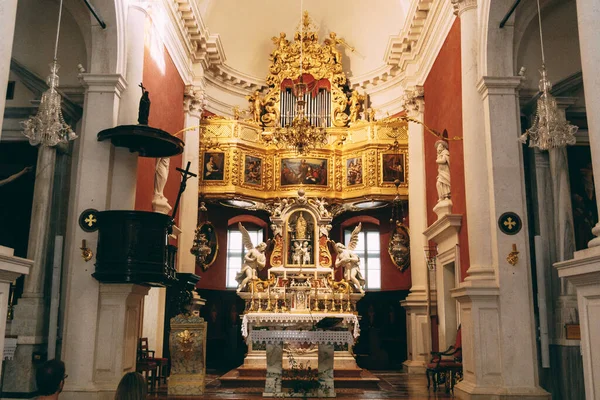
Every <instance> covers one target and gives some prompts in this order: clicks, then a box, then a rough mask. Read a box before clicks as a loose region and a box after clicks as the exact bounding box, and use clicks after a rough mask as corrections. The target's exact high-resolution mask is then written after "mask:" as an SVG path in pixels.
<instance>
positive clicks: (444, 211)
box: [433, 199, 452, 220]
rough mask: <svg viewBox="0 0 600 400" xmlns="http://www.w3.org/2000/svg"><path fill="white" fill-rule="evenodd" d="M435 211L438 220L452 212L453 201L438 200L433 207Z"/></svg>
mask: <svg viewBox="0 0 600 400" xmlns="http://www.w3.org/2000/svg"><path fill="white" fill-rule="evenodd" d="M433 212H434V213H435V214H436V215H437V217H438V220H440V219H442V218H443V217H444V216H446V215H450V214H452V201H451V200H450V199H444V200H441V201H438V202H437V204H436V205H435V206H434V207H433Z"/></svg>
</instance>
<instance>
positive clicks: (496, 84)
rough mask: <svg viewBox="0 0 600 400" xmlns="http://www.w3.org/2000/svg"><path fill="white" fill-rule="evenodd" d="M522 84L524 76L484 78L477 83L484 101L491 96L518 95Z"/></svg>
mask: <svg viewBox="0 0 600 400" xmlns="http://www.w3.org/2000/svg"><path fill="white" fill-rule="evenodd" d="M522 82H523V77H522V76H484V77H482V78H481V80H480V81H479V83H477V91H478V92H479V93H480V94H481V97H482V98H484V99H485V98H486V97H487V96H489V95H516V93H517V89H518V88H519V86H520V85H521V83H522Z"/></svg>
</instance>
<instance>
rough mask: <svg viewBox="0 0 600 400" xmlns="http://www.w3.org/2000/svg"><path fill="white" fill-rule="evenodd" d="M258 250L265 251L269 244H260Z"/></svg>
mask: <svg viewBox="0 0 600 400" xmlns="http://www.w3.org/2000/svg"><path fill="white" fill-rule="evenodd" d="M256 248H257V249H258V251H265V249H266V248H267V244H266V243H265V242H260V243H259V244H258V246H256Z"/></svg>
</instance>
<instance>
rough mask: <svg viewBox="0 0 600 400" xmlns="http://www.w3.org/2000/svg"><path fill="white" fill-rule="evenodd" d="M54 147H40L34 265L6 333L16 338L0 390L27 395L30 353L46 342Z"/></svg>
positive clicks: (31, 235)
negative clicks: (16, 343)
mask: <svg viewBox="0 0 600 400" xmlns="http://www.w3.org/2000/svg"><path fill="white" fill-rule="evenodd" d="M55 167H56V148H53V147H46V146H40V148H39V150H38V161H37V166H36V177H35V186H34V191H33V203H32V210H31V222H30V227H29V241H28V245H27V249H28V250H27V258H29V259H31V260H33V262H34V264H33V266H32V267H31V269H30V271H29V275H28V276H26V277H25V281H24V286H23V295H22V297H21V298H20V299H19V301H18V303H17V305H16V306H15V310H14V315H15V316H14V320H13V321H12V323H11V329H10V333H11V334H12V335H16V336H18V337H19V339H18V340H19V347H18V349H17V353H16V354H15V358H14V359H13V360H11V361H7V363H6V369H5V376H6V380H5V385H4V391H7V392H23V393H30V392H32V391H34V390H35V383H34V380H35V376H34V370H33V367H32V361H31V360H32V357H33V353H34V352H39V351H45V349H46V346H45V345H46V343H47V340H48V331H47V330H48V315H49V310H48V307H49V301H48V297H45V296H44V282H45V280H46V271H47V270H48V269H49V268H50V269H51V268H52V266H51V263H52V253H53V249H52V244H53V243H54V238H50V237H49V235H50V231H51V230H50V224H51V223H52V221H51V220H52V219H51V218H50V217H51V213H52V210H51V208H52V191H53V186H54V175H55Z"/></svg>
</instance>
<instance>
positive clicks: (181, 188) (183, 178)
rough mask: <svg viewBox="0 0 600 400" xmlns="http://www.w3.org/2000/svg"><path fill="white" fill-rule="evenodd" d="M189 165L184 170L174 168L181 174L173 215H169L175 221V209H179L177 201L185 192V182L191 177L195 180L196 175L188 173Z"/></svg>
mask: <svg viewBox="0 0 600 400" xmlns="http://www.w3.org/2000/svg"><path fill="white" fill-rule="evenodd" d="M190 164H191V162H189V161H188V163H187V165H186V167H185V169H181V168H175V169H176V170H177V171H179V172H181V185H179V193H177V200H176V201H175V206H174V207H173V213H172V214H171V218H172V219H173V220H175V216H176V215H177V209H178V208H179V200H181V194H182V193H183V192H185V187H186V185H187V180H188V179H190V178H191V177H192V176H193V177H194V178H195V177H197V176H198V175H196V174H194V173H193V172H190Z"/></svg>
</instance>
